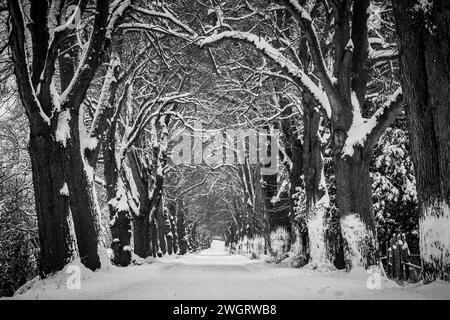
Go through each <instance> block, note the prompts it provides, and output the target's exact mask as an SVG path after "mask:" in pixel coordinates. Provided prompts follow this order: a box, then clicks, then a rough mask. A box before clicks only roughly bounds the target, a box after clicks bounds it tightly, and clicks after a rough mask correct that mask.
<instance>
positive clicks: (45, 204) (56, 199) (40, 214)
mask: <svg viewBox="0 0 450 320" xmlns="http://www.w3.org/2000/svg"><path fill="white" fill-rule="evenodd" d="M28 152H29V154H30V159H31V165H32V171H33V185H34V192H35V203H36V215H37V219H38V228H39V240H40V260H39V271H40V275H41V276H46V275H48V274H51V273H53V272H55V271H58V270H61V269H63V267H64V266H65V265H66V264H67V263H68V262H70V261H71V260H72V259H73V258H74V257H75V256H77V247H76V237H75V231H74V227H73V221H72V215H71V212H70V207H69V197H68V195H65V194H61V192H60V190H61V189H62V188H63V186H64V184H65V182H66V179H65V176H66V174H65V168H64V154H65V149H64V148H62V146H61V145H60V144H59V143H56V142H55V141H54V139H53V137H52V136H51V135H50V133H49V132H48V127H46V128H42V131H40V132H35V131H34V130H33V129H32V131H31V133H30V142H29V144H28Z"/></svg>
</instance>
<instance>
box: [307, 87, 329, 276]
mask: <svg viewBox="0 0 450 320" xmlns="http://www.w3.org/2000/svg"><path fill="white" fill-rule="evenodd" d="M303 103H304V114H303V130H304V135H303V136H304V142H303V176H304V185H305V193H306V203H305V210H306V225H307V229H308V239H309V264H308V266H309V267H311V268H313V269H323V270H327V269H334V267H333V264H332V263H331V262H330V260H329V258H330V254H329V249H328V247H327V245H326V238H325V231H326V229H327V220H326V213H327V208H328V207H329V197H328V191H327V187H326V184H325V175H324V172H323V159H322V150H321V143H320V137H319V125H320V113H319V111H318V110H317V107H316V106H315V105H314V104H313V101H312V97H310V96H309V95H308V94H304V98H303Z"/></svg>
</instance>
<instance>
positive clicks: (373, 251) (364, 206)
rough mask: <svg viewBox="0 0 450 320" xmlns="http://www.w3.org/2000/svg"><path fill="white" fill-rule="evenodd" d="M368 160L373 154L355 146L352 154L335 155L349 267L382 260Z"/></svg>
mask: <svg viewBox="0 0 450 320" xmlns="http://www.w3.org/2000/svg"><path fill="white" fill-rule="evenodd" d="M369 161H370V154H365V153H364V152H363V151H362V150H360V149H356V148H355V151H354V154H353V155H352V156H345V157H343V156H342V155H341V154H338V155H337V156H335V158H334V163H335V172H336V202H337V205H338V207H339V214H340V225H341V232H342V237H343V239H344V254H345V262H346V265H347V270H349V269H351V268H353V267H361V268H367V267H369V266H372V265H376V266H378V264H379V251H378V243H377V237H376V229H375V219H374V216H373V209H372V190H371V183H370V176H369Z"/></svg>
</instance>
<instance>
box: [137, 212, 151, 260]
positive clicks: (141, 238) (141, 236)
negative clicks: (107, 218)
mask: <svg viewBox="0 0 450 320" xmlns="http://www.w3.org/2000/svg"><path fill="white" fill-rule="evenodd" d="M133 230H134V234H133V242H134V253H135V254H137V255H138V256H139V257H141V258H146V257H148V256H149V255H151V251H152V250H151V248H150V245H151V242H152V240H151V237H150V218H149V216H148V215H146V214H141V215H139V216H137V215H133Z"/></svg>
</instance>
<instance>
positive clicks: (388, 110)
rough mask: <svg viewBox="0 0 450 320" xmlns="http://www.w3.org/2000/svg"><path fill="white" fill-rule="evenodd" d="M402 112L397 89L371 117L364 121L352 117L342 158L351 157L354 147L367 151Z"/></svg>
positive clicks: (399, 90)
mask: <svg viewBox="0 0 450 320" xmlns="http://www.w3.org/2000/svg"><path fill="white" fill-rule="evenodd" d="M402 110H403V93H402V89H401V88H398V89H397V90H396V91H395V92H394V93H393V94H392V96H391V97H390V98H389V99H388V101H387V102H386V103H385V104H384V105H383V106H382V107H381V108H380V109H378V110H377V111H376V112H375V113H374V115H373V116H372V117H370V118H369V119H366V120H364V119H363V118H361V117H359V119H360V120H358V117H354V119H353V124H352V126H351V127H350V129H349V131H348V132H347V136H348V137H347V140H346V142H345V145H344V149H343V156H346V155H350V156H351V155H353V151H354V148H355V147H362V148H365V149H366V150H369V149H370V148H372V147H373V145H374V144H375V143H376V142H377V141H378V139H379V137H380V136H381V135H382V134H383V132H384V131H385V130H386V129H387V128H388V127H389V125H390V124H391V123H392V121H394V120H395V117H396V116H397V115H399V114H400V113H401V112H402Z"/></svg>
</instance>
